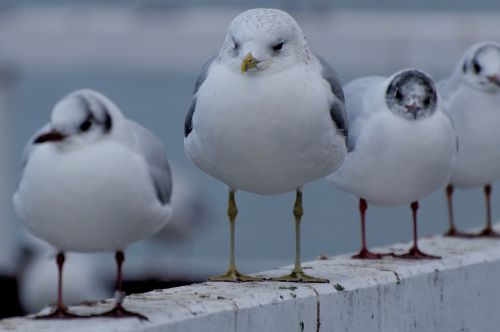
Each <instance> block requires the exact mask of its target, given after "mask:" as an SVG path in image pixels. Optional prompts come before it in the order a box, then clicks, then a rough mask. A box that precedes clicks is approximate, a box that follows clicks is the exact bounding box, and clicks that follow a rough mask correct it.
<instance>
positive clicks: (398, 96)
mask: <svg viewBox="0 0 500 332" xmlns="http://www.w3.org/2000/svg"><path fill="white" fill-rule="evenodd" d="M396 99H397V100H401V99H403V95H402V94H401V92H399V91H396Z"/></svg>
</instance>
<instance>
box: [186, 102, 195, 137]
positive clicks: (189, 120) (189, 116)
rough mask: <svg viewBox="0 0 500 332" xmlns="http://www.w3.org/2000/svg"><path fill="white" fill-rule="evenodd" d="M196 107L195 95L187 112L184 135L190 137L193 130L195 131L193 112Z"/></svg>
mask: <svg viewBox="0 0 500 332" xmlns="http://www.w3.org/2000/svg"><path fill="white" fill-rule="evenodd" d="M195 108H196V97H193V99H192V100H191V104H190V105H189V108H188V112H187V114H186V120H185V121H184V137H188V136H189V134H190V133H191V131H193V114H194V109H195Z"/></svg>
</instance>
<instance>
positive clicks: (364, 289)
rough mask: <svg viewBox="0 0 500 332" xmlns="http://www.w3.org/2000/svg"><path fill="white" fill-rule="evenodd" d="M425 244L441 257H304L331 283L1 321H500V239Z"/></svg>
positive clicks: (377, 325) (209, 289)
mask: <svg viewBox="0 0 500 332" xmlns="http://www.w3.org/2000/svg"><path fill="white" fill-rule="evenodd" d="M407 247H408V245H407V244H398V245H395V246H393V247H391V248H386V249H393V250H398V251H401V250H404V249H405V248H407ZM421 247H422V249H424V250H425V251H427V252H430V253H433V254H438V255H441V256H442V257H443V259H441V260H437V261H403V260H395V259H384V260H383V261H358V260H352V259H350V258H349V256H348V255H342V256H336V257H332V258H330V259H328V260H317V261H313V262H308V263H305V264H304V265H305V267H306V271H308V272H309V273H310V274H313V275H316V276H320V277H324V278H329V279H330V283H329V284H308V285H305V284H293V283H274V282H264V283H241V284H234V283H209V282H207V283H202V284H195V285H191V286H185V287H179V288H173V289H169V290H157V291H153V292H149V293H146V294H136V295H131V296H129V297H127V299H126V301H125V305H126V306H127V308H129V309H131V310H137V311H139V312H141V313H143V314H145V315H147V316H148V317H149V321H148V322H141V321H138V320H136V319H103V318H99V319H86V320H71V321H36V320H32V319H30V318H13V319H6V320H3V321H0V331H23V332H28V331H37V332H42V331H79V332H84V331H89V332H90V331H92V332H94V331H139V332H153V331H169V332H190V331H203V332H212V331H213V332H225V331H232V332H234V331H239V332H250V331H252V332H253V331H255V332H301V331H307V332H309V331H313V332H318V331H321V332H326V331H335V332H337V331H349V332H356V331H384V332H390V331H397V332H404V331H443V332H444V331H446V332H451V331H481V332H489V331H492V332H493V331H498V326H500V314H499V308H500V241H499V240H487V239H484V240H461V239H450V238H442V237H440V236H436V237H433V238H428V239H424V240H422V241H421ZM287 270H288V267H287V268H281V269H276V270H273V271H268V272H265V273H263V274H265V275H269V276H274V275H278V274H280V273H284V272H285V271H287ZM110 306H111V300H108V301H104V302H102V303H96V304H91V305H89V304H87V305H82V306H77V307H72V308H71V310H72V311H74V312H76V313H80V314H87V313H91V312H100V311H104V310H105V309H107V308H110Z"/></svg>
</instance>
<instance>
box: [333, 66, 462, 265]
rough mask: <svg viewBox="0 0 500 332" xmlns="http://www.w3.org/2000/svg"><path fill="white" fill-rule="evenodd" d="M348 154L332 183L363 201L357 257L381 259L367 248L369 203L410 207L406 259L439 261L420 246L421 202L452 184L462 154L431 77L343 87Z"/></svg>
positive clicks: (411, 72) (417, 74) (410, 75)
mask: <svg viewBox="0 0 500 332" xmlns="http://www.w3.org/2000/svg"><path fill="white" fill-rule="evenodd" d="M344 91H345V93H346V111H347V119H348V121H349V140H348V144H347V145H348V147H349V153H348V154H347V157H346V160H345V161H344V163H343V165H342V167H341V168H340V169H339V170H338V171H337V172H335V173H334V174H332V175H331V176H330V177H329V179H330V180H331V181H332V182H333V183H334V184H335V185H336V186H337V187H339V188H340V189H342V190H345V191H348V192H350V193H352V194H354V195H356V196H357V197H359V210H360V214H361V235H362V247H361V251H360V252H359V253H358V254H357V255H355V256H353V258H381V257H382V255H383V254H378V253H372V252H370V251H369V250H368V248H367V246H366V234H365V212H366V209H367V208H368V203H370V204H375V205H385V206H392V205H401V204H407V203H411V204H410V207H411V210H412V213H413V247H412V248H411V249H410V251H409V252H408V253H406V254H403V255H401V256H400V257H403V258H413V259H420V258H438V257H436V256H431V255H428V254H425V253H423V252H421V251H420V249H419V248H418V243H417V209H418V200H419V199H421V198H422V197H424V196H426V195H427V194H429V193H431V192H432V191H434V190H436V189H438V188H439V187H441V186H442V185H444V184H445V183H446V181H447V180H448V178H449V176H450V174H451V171H452V167H453V163H454V160H455V156H456V152H457V140H456V135H455V132H454V129H453V125H452V123H451V121H450V119H449V117H448V116H447V115H446V114H445V113H444V111H443V108H442V104H441V102H440V100H439V97H438V95H437V92H436V87H435V85H434V82H433V80H432V78H431V77H430V76H428V75H427V74H425V73H424V72H422V71H419V70H415V69H408V70H403V71H400V72H398V73H396V74H394V75H393V76H391V77H389V78H386V77H365V78H360V79H357V80H354V81H352V82H351V83H349V84H347V85H346V86H345V88H344Z"/></svg>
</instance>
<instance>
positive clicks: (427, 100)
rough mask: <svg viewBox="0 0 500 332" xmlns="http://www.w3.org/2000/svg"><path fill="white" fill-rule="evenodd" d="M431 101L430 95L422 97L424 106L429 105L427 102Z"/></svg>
mask: <svg viewBox="0 0 500 332" xmlns="http://www.w3.org/2000/svg"><path fill="white" fill-rule="evenodd" d="M430 103H431V98H430V97H427V98H425V99H424V105H425V106H429V104H430Z"/></svg>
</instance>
